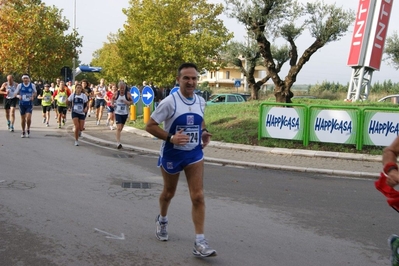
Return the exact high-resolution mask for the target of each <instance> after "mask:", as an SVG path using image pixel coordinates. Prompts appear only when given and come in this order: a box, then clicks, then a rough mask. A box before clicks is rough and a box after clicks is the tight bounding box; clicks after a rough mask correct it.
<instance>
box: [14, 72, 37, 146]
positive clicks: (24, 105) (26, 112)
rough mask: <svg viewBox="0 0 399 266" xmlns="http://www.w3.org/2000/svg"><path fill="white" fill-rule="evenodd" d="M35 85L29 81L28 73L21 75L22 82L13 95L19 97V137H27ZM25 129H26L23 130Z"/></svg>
mask: <svg viewBox="0 0 399 266" xmlns="http://www.w3.org/2000/svg"><path fill="white" fill-rule="evenodd" d="M36 94H37V92H36V86H35V84H33V83H31V82H30V77H29V75H28V74H23V75H22V83H20V84H18V86H17V89H16V90H15V93H14V95H15V96H16V97H18V99H19V113H20V114H21V127H22V134H21V138H25V137H27V138H29V136H30V125H31V123H32V109H33V104H32V103H33V99H35V97H36ZM25 130H26V131H25Z"/></svg>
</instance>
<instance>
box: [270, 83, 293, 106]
mask: <svg viewBox="0 0 399 266" xmlns="http://www.w3.org/2000/svg"><path fill="white" fill-rule="evenodd" d="M274 96H275V97H276V102H278V103H292V101H291V98H292V97H294V93H292V91H291V89H290V88H287V87H286V86H285V85H279V86H275V88H274Z"/></svg>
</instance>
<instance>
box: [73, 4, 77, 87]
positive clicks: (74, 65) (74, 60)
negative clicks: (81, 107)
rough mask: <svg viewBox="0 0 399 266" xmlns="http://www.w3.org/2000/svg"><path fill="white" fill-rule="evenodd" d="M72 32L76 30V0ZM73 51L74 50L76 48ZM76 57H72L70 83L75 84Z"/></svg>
mask: <svg viewBox="0 0 399 266" xmlns="http://www.w3.org/2000/svg"><path fill="white" fill-rule="evenodd" d="M73 32H74V34H75V32H76V0H74V5H73ZM74 49H75V52H76V48H74ZM75 69H76V58H75V57H73V59H72V84H75V76H76V70H75Z"/></svg>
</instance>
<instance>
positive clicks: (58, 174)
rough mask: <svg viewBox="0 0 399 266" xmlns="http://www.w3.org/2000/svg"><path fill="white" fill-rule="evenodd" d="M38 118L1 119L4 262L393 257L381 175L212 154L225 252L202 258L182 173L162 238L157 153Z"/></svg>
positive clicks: (209, 170) (215, 239) (210, 186)
mask: <svg viewBox="0 0 399 266" xmlns="http://www.w3.org/2000/svg"><path fill="white" fill-rule="evenodd" d="M34 115H36V117H39V116H40V115H39V112H37V113H36V114H35V113H34ZM3 120H4V119H3V117H2V118H1V119H0V125H4V123H3V122H4V121H3ZM38 120H39V119H37V118H36V120H35V124H34V127H33V128H32V137H31V138H30V139H21V138H20V131H19V130H18V128H19V127H18V126H17V127H16V129H17V130H18V131H17V132H16V133H10V132H7V131H6V130H5V128H4V127H1V129H0V150H1V152H0V162H1V171H0V265H2V266H3V265H5V266H8V265H226V266H227V265H229V266H230V265H251V266H252V265H270V266H274V265H284V266H287V265H359V266H360V265H362V266H367V265H389V250H388V248H387V244H386V239H387V238H388V236H389V235H390V234H391V233H399V229H398V228H397V226H396V224H397V221H398V219H399V214H397V213H395V212H394V211H393V210H392V209H390V208H389V207H388V205H387V204H386V203H385V201H384V198H383V197H382V195H380V194H379V192H377V191H376V190H375V189H374V186H373V181H372V180H366V179H349V178H335V177H331V176H320V175H311V174H301V173H296V172H295V173H292V172H284V171H270V170H264V169H252V168H238V167H226V166H221V165H214V164H207V165H206V172H205V175H206V176H205V181H204V185H205V194H206V204H207V218H206V237H207V238H208V239H209V241H210V244H211V246H212V247H214V248H215V249H216V250H217V251H218V256H217V257H214V258H207V259H198V258H195V257H193V256H192V254H191V249H192V245H193V239H194V233H193V226H192V222H191V205H190V202H189V196H188V188H187V185H186V182H185V179H184V175H182V177H181V182H180V184H179V187H178V191H177V193H176V196H175V198H174V199H173V201H172V204H171V207H170V213H169V215H168V216H169V221H170V226H169V235H170V241H168V242H159V241H158V240H156V238H155V236H154V231H155V224H154V219H155V216H156V215H157V214H158V195H159V194H160V191H161V189H162V185H161V184H162V179H161V176H160V174H159V169H157V168H156V167H155V164H156V158H155V157H154V156H147V155H145V154H138V153H126V152H124V151H117V150H115V149H111V148H104V147H99V146H93V145H91V144H88V143H85V142H83V141H82V142H81V146H79V147H75V146H74V145H73V139H72V137H71V136H70V135H68V133H67V132H66V131H65V130H59V129H55V128H45V127H43V125H42V124H40V123H38V122H37V121H38ZM68 123H70V121H69V122H68ZM123 182H136V183H143V184H144V185H145V184H146V183H149V184H150V186H151V188H140V189H135V188H122V186H121V184H122V183H123ZM107 236H108V238H107Z"/></svg>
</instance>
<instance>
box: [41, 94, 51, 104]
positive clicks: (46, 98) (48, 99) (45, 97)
mask: <svg viewBox="0 0 399 266" xmlns="http://www.w3.org/2000/svg"><path fill="white" fill-rule="evenodd" d="M43 100H44V101H45V102H49V101H50V100H51V97H50V96H48V95H47V96H44V98H43Z"/></svg>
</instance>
